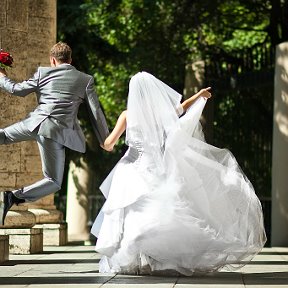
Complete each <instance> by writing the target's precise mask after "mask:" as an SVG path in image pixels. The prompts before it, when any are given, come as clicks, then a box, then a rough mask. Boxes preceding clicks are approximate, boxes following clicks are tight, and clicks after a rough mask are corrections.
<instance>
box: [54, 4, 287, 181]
mask: <svg viewBox="0 0 288 288" xmlns="http://www.w3.org/2000/svg"><path fill="white" fill-rule="evenodd" d="M287 8H288V1H287V0H265V1H263V0H214V1H211V0H174V1H171V0H58V38H59V40H64V41H66V42H68V43H69V44H70V45H71V46H72V48H73V64H74V65H75V66H76V67H77V68H78V69H80V70H83V71H85V72H88V73H91V74H93V75H95V79H96V87H97V92H98V94H99V99H100V101H101V103H102V105H103V107H104V110H105V113H106V116H107V120H108V123H109V126H110V127H111V128H112V127H113V125H114V124H115V122H116V119H117V117H118V115H119V114H120V112H121V111H122V110H123V109H125V107H126V99H127V92H128V83H129V79H130V77H131V76H132V75H133V74H134V73H136V72H138V71H141V70H145V71H148V72H150V73H152V74H154V75H155V76H157V77H158V78H160V79H162V80H163V81H164V82H166V83H167V84H169V85H170V86H172V87H173V88H175V89H176V90H177V91H178V92H180V93H182V91H183V86H184V78H185V65H186V64H187V63H191V62H192V61H195V60H199V59H205V60H206V61H208V62H209V61H210V63H214V64H215V65H214V67H215V69H218V70H219V71H220V72H221V71H222V72H221V73H226V74H227V71H228V72H229V71H230V72H231V73H232V72H233V71H234V72H235V71H236V70H237V72H241V71H244V70H243V69H244V68H245V69H248V70H249V69H255V67H256V66H257V65H258V64H257V63H260V62H261V61H263V59H262V58H263V57H264V56H263V55H264V54H263V53H256V54H251V57H252V58H253V61H252V62H253V63H254V62H255V65H254V64H253V67H252V66H247V65H246V64H245V63H246V62H247V61H248V60H247V59H243V57H242V53H241V52H242V51H244V50H247V51H250V50H251V51H252V50H253V47H257V46H259V47H260V46H261V45H263V43H264V44H265V45H266V46H267V47H273V46H274V45H276V44H278V43H280V42H282V41H285V40H288V22H287V16H288V15H287V13H288V12H287V11H288V9H287ZM261 47H262V46H261ZM249 49H250V50H249ZM249 53H250V52H249ZM251 53H252V52H251ZM248 62H249V61H248ZM250 62H251V61H250ZM250 62H249V63H250ZM256 64H257V65H256ZM229 65H231V67H232V68H233V67H236V68H233V69H234V70H233V69H232V68H231V70H229V69H228V68H229V67H228V66H229ZM245 65H246V66H245ZM243 67H244V68H243ZM259 67H260V68H261V65H260V66H259ZM241 69H242V70H241ZM208 72H209V71H208ZM215 73H216V70H211V71H210V74H215ZM217 73H218V72H217ZM221 101H222V100H221ZM229 101H230V102H229ZM229 101H228V102H229V103H228V104H227V103H226V99H223V103H220V104H219V105H220V106H219V107H220V108H221V109H220V110H221V113H222V114H221V115H222V116H225V113H226V114H227V113H228V112H229V111H235V109H236V108H235V107H236V106H235V102H233V101H237V100H235V99H234V100H231V99H230V100H229ZM231 101H232V102H231ZM85 116H86V113H85V111H84V112H83V113H82V115H81V122H82V125H83V127H85V129H86V130H85V131H86V133H87V135H91V133H90V132H91V129H90V127H89V121H87V119H86V118H85ZM222 116H221V117H222ZM220 125H221V123H220ZM89 137H91V136H89ZM92 142H93V141H92ZM93 143H94V142H93ZM121 143H122V144H123V140H122V142H121ZM117 147H118V148H117V150H116V152H115V154H114V158H113V157H111V155H109V156H107V154H106V153H105V152H104V153H103V152H102V151H101V149H98V148H95V147H92V148H93V149H92V148H91V149H90V150H91V153H92V154H93V157H91V156H89V155H90V154H89V153H88V154H86V158H87V159H86V160H87V161H88V160H89V159H97V161H92V162H93V163H92V164H91V165H94V166H95V165H100V164H99V163H101V167H103V163H105V165H104V166H105V167H103V169H101V171H99V169H97V172H99V174H98V177H99V182H100V181H101V180H102V179H103V177H104V176H105V174H107V171H108V170H109V169H110V168H111V167H112V166H113V165H114V163H115V161H116V159H118V158H119V157H120V155H121V154H122V153H123V149H125V148H123V146H122V145H119V146H117ZM88 152H89V151H88ZM96 155H97V157H96ZM71 157H72V156H71ZM77 157H79V155H78V156H77V155H75V157H74V160H75V161H76V160H77ZM111 159H112V160H111Z"/></svg>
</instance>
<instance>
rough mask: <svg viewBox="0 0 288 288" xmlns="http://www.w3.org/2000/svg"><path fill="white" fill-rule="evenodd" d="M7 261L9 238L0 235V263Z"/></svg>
mask: <svg viewBox="0 0 288 288" xmlns="http://www.w3.org/2000/svg"><path fill="white" fill-rule="evenodd" d="M8 260H9V236H8V235H0V263H1V262H5V261H8Z"/></svg>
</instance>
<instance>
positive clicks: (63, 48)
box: [50, 41, 72, 63]
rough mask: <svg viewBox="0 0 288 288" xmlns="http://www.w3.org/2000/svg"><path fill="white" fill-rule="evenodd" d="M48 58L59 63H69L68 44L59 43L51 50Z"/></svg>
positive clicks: (70, 51)
mask: <svg viewBox="0 0 288 288" xmlns="http://www.w3.org/2000/svg"><path fill="white" fill-rule="evenodd" d="M50 56H51V57H54V58H55V59H56V60H57V61H58V62H60V63H69V62H71V56H72V50H71V48H70V47H69V45H68V44H66V43H64V42H61V41H60V42H58V43H56V44H55V45H54V46H53V47H52V48H51V50H50Z"/></svg>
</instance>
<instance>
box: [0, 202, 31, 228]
mask: <svg viewBox="0 0 288 288" xmlns="http://www.w3.org/2000/svg"><path fill="white" fill-rule="evenodd" d="M16 209H17V210H16ZM20 209H21V210H20ZM35 224H36V217H35V215H34V214H33V213H31V212H30V211H28V210H27V207H25V206H24V205H23V206H20V205H19V206H13V207H12V208H11V209H10V210H9V211H8V213H7V216H6V218H5V225H4V226H3V225H0V228H5V229H6V228H22V227H23V228H32V227H33V226H34V225H35Z"/></svg>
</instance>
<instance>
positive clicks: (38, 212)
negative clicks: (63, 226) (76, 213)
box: [29, 207, 63, 224]
mask: <svg viewBox="0 0 288 288" xmlns="http://www.w3.org/2000/svg"><path fill="white" fill-rule="evenodd" d="M29 211H30V212H32V213H33V214H34V215H35V217H36V223H37V224H47V223H49V224H51V223H61V222H62V221H63V214H62V212H61V211H59V210H56V209H43V208H32V209H31V208H30V207H29Z"/></svg>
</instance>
